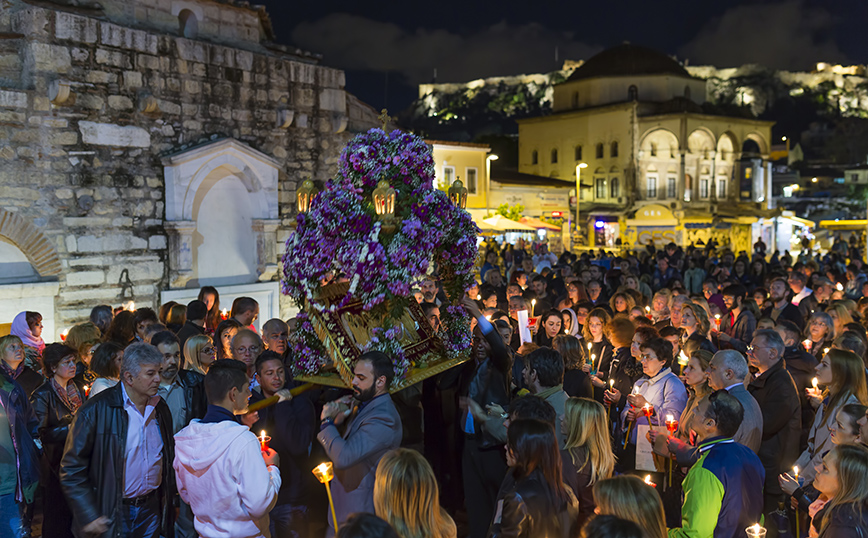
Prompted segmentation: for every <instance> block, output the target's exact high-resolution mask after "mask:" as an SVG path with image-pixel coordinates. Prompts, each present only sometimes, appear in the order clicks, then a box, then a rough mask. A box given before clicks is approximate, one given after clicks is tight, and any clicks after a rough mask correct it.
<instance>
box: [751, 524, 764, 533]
mask: <svg viewBox="0 0 868 538" xmlns="http://www.w3.org/2000/svg"><path fill="white" fill-rule="evenodd" d="M761 528H762V527H760V524H759V523H754V524H753V525H751V526H750V530H751V532H753V533H754V534H758V533H759V531H760V529H761Z"/></svg>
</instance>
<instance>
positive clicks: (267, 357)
mask: <svg viewBox="0 0 868 538" xmlns="http://www.w3.org/2000/svg"><path fill="white" fill-rule="evenodd" d="M268 361H280V364H283V357H281V356H280V354H279V353H277V352H275V351H271V350H265V351H263V352H262V353H260V354H259V356H258V357H256V362H255V363H253V364H254V368H255V369H256V373H259V370H261V369H262V365H263V364H265V363H266V362H268Z"/></svg>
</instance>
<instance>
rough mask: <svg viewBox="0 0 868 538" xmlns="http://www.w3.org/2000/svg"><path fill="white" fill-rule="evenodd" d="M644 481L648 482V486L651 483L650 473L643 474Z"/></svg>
mask: <svg viewBox="0 0 868 538" xmlns="http://www.w3.org/2000/svg"><path fill="white" fill-rule="evenodd" d="M645 483H646V484H648V485H649V486H650V485H651V484H653V482H651V475H650V474H649V475H645Z"/></svg>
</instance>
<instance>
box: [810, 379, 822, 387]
mask: <svg viewBox="0 0 868 538" xmlns="http://www.w3.org/2000/svg"><path fill="white" fill-rule="evenodd" d="M811 385H813V386H814V390H817V388H818V387H819V386H820V380H819V379H817V378H816V377H815V378H814V379H812V380H811Z"/></svg>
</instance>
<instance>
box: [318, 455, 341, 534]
mask: <svg viewBox="0 0 868 538" xmlns="http://www.w3.org/2000/svg"><path fill="white" fill-rule="evenodd" d="M312 472H313V475H314V476H315V477H316V479H317V480H319V481H320V483H321V484H325V488H326V494H327V495H328V498H329V508H331V511H332V523H334V526H335V534H337V532H338V518H337V516H336V515H335V502H334V500H332V488H331V485H330V482H331V481H332V479H333V478H334V477H335V467H334V464H333V463H332V462H330V461H326V462H323V463H320V464H319V465H317V466H316V467H314V468H313V471H312Z"/></svg>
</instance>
